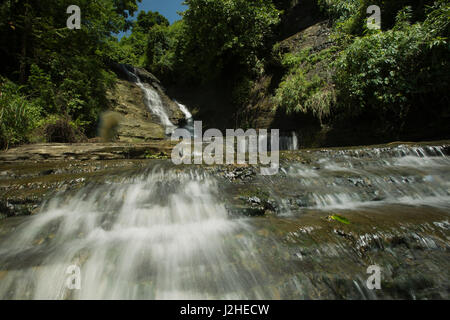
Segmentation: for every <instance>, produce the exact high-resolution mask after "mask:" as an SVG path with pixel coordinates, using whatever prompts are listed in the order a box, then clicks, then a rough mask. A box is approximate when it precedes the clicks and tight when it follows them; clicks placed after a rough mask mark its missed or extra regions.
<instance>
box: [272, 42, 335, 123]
mask: <svg viewBox="0 0 450 320" xmlns="http://www.w3.org/2000/svg"><path fill="white" fill-rule="evenodd" d="M334 52H335V48H334V47H331V48H329V49H326V50H322V51H319V52H317V53H311V48H306V49H304V50H301V51H300V52H298V53H287V54H285V55H284V56H283V57H282V65H283V66H284V67H285V68H286V69H287V70H288V73H287V75H286V76H285V77H284V78H283V80H282V82H281V83H280V85H279V87H278V89H277V90H276V92H275V97H274V99H273V101H274V104H275V108H276V109H282V110H284V111H285V112H286V113H287V114H292V113H305V114H312V115H313V116H315V117H316V118H317V119H318V120H320V121H322V120H323V118H325V117H326V116H328V115H329V114H330V111H331V108H332V106H333V105H334V104H335V103H336V96H335V91H334V88H333V86H332V84H331V83H330V82H331V79H329V77H327V76H326V75H322V74H319V73H318V72H317V71H318V70H319V69H323V67H320V65H321V64H323V63H326V64H328V62H329V61H330V60H331V58H332V57H333V55H334Z"/></svg>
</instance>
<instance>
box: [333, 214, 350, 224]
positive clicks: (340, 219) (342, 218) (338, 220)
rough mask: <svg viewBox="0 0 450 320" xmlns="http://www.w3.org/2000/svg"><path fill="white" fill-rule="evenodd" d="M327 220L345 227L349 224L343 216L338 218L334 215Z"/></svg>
mask: <svg viewBox="0 0 450 320" xmlns="http://www.w3.org/2000/svg"><path fill="white" fill-rule="evenodd" d="M328 219H329V220H334V221H337V222H340V223H343V224H347V225H349V224H350V221H349V220H348V219H347V218H344V217H343V216H340V215H337V214H335V215H333V216H329V217H328Z"/></svg>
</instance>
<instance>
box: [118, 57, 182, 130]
mask: <svg viewBox="0 0 450 320" xmlns="http://www.w3.org/2000/svg"><path fill="white" fill-rule="evenodd" d="M121 67H122V70H124V71H125V73H126V74H127V75H128V77H129V79H130V80H131V81H133V82H134V83H136V85H137V86H138V87H139V88H141V90H142V91H143V92H144V95H145V105H146V106H147V107H148V108H149V110H150V112H151V113H153V114H155V115H156V116H158V118H159V119H160V121H161V124H162V125H163V126H164V128H165V130H166V134H167V135H169V134H171V133H172V132H173V131H174V130H175V129H176V125H175V124H173V123H172V122H171V121H170V119H169V115H168V114H167V111H166V109H165V108H164V105H163V103H162V100H161V97H160V96H159V94H158V92H157V91H156V90H155V89H153V88H151V87H149V86H148V85H146V84H144V83H143V82H142V81H141V79H140V78H139V76H138V75H137V74H136V73H135V72H132V71H130V70H129V68H128V67H126V66H124V65H121ZM182 111H183V110H182ZM183 112H184V111H183Z"/></svg>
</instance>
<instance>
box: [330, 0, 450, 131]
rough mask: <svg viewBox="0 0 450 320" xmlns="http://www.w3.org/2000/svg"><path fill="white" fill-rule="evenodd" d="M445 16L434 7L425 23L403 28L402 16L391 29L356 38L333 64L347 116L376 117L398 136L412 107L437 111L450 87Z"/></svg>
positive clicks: (444, 6)
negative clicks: (365, 113) (362, 114)
mask: <svg viewBox="0 0 450 320" xmlns="http://www.w3.org/2000/svg"><path fill="white" fill-rule="evenodd" d="M448 10H449V4H443V3H441V4H437V5H436V6H435V7H434V10H433V12H431V14H430V16H429V18H428V19H427V20H426V21H425V22H423V23H416V24H414V25H410V24H409V23H407V22H405V19H404V17H407V16H408V14H407V12H408V11H406V10H403V11H401V12H400V13H399V15H398V19H397V21H398V22H397V25H396V26H395V28H394V29H392V30H389V31H385V32H376V33H372V34H368V35H366V36H364V37H361V38H357V39H356V40H355V41H354V43H353V44H351V45H350V46H349V47H348V48H346V49H345V50H344V51H343V52H342V54H341V56H340V58H339V59H338V60H337V61H336V63H335V66H336V69H337V73H336V77H335V81H336V86H337V88H338V91H339V101H340V105H341V106H342V107H344V108H345V109H346V110H345V112H348V113H350V114H353V115H359V114H361V113H362V112H372V113H375V114H377V115H378V116H379V117H380V119H381V120H385V121H388V122H390V124H391V127H392V128H395V129H396V130H397V129H401V127H402V124H403V123H404V121H405V119H406V117H407V115H408V114H409V112H410V109H411V107H412V106H415V107H416V108H421V107H422V108H425V107H428V110H427V111H429V110H430V109H433V108H436V109H439V107H440V106H439V104H440V103H441V102H439V100H440V99H441V97H445V96H447V95H448V92H447V91H448V86H449V72H450V64H449V61H448V56H449V53H450V52H449V51H450V47H449V44H448V38H447V37H448V25H449V15H448V12H449V11H448ZM445 12H447V14H445ZM443 13H444V14H443ZM402 17H403V18H402ZM388 124H389V123H386V125H387V126H388Z"/></svg>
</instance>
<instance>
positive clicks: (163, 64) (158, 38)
mask: <svg viewBox="0 0 450 320" xmlns="http://www.w3.org/2000/svg"><path fill="white" fill-rule="evenodd" d="M182 32H183V22H182V21H178V22H175V23H174V24H172V25H171V26H165V25H155V26H154V27H153V28H151V29H150V31H149V33H148V40H147V41H148V44H147V52H146V66H147V68H148V69H149V70H150V72H152V73H154V74H155V75H156V76H157V77H159V78H160V79H162V80H165V81H167V82H169V81H170V79H169V78H170V76H171V75H173V73H174V71H175V67H176V63H177V56H176V50H177V48H178V46H179V41H181V37H182Z"/></svg>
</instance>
